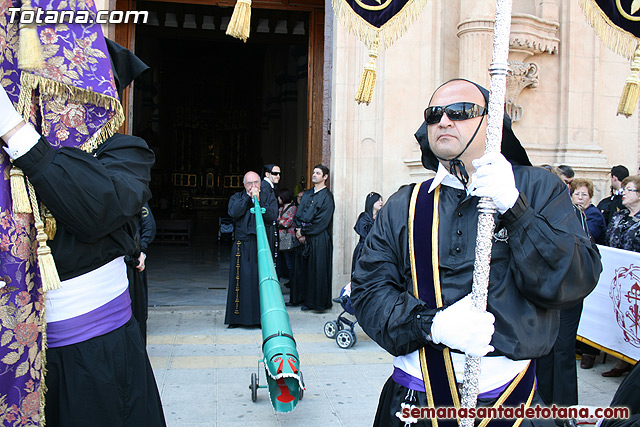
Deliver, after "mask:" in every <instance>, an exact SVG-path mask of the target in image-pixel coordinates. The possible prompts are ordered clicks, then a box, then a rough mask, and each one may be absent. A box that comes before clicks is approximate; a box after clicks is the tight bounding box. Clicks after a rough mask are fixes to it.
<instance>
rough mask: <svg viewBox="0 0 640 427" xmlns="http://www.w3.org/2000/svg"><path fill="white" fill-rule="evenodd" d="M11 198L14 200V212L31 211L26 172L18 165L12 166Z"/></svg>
mask: <svg viewBox="0 0 640 427" xmlns="http://www.w3.org/2000/svg"><path fill="white" fill-rule="evenodd" d="M9 175H10V176H11V179H10V182H11V199H12V200H13V213H31V205H30V204H29V195H28V194H27V186H26V184H25V182H24V172H22V169H20V168H19V167H17V166H13V167H12V168H11V172H10V174H9Z"/></svg>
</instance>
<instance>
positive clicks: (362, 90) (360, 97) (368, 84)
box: [356, 39, 378, 105]
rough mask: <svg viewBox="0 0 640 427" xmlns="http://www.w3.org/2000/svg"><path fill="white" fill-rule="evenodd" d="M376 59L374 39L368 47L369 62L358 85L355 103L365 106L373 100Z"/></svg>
mask: <svg viewBox="0 0 640 427" xmlns="http://www.w3.org/2000/svg"><path fill="white" fill-rule="evenodd" d="M377 57H378V39H375V40H374V41H373V43H372V44H371V46H370V47H369V62H368V63H367V65H365V66H364V71H363V72H362V77H360V84H359V85H358V91H357V92H356V102H357V103H358V104H362V103H363V102H364V103H365V104H367V105H369V103H371V100H372V99H373V90H374V89H375V87H376V58H377Z"/></svg>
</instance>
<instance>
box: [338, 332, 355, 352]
mask: <svg viewBox="0 0 640 427" xmlns="http://www.w3.org/2000/svg"><path fill="white" fill-rule="evenodd" d="M355 342H356V340H355V336H354V335H353V334H352V333H351V331H348V330H346V329H343V330H341V331H340V332H338V334H337V335H336V344H338V347H340V348H349V347H351V346H352V345H353V344H355Z"/></svg>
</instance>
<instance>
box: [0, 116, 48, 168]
mask: <svg viewBox="0 0 640 427" xmlns="http://www.w3.org/2000/svg"><path fill="white" fill-rule="evenodd" d="M39 140H40V134H39V133H38V132H36V130H35V129H34V128H33V126H31V125H30V124H29V123H26V124H25V125H24V126H22V127H21V128H20V129H18V131H17V132H16V133H14V134H13V136H12V137H11V138H9V141H7V145H8V147H3V148H4V151H6V152H7V154H8V155H9V156H10V157H11V158H12V159H13V160H15V159H17V158H18V157H21V156H23V155H25V154H27V152H28V151H29V150H31V148H33V146H34V145H36V144H37V143H38V141H39Z"/></svg>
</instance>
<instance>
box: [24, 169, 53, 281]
mask: <svg viewBox="0 0 640 427" xmlns="http://www.w3.org/2000/svg"><path fill="white" fill-rule="evenodd" d="M27 182H28V181H27ZM28 183H29V200H31V209H32V210H33V220H34V221H35V226H36V231H37V234H36V240H37V241H38V249H37V251H36V253H37V255H38V268H39V270H40V279H41V280H42V291H43V292H47V291H52V290H55V289H60V276H58V269H57V268H56V263H55V261H54V260H53V255H51V248H49V246H47V240H48V237H47V233H45V232H44V223H43V222H42V219H41V218H40V209H39V208H38V200H37V199H36V190H35V189H34V188H33V185H31V183H30V182H28Z"/></svg>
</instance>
